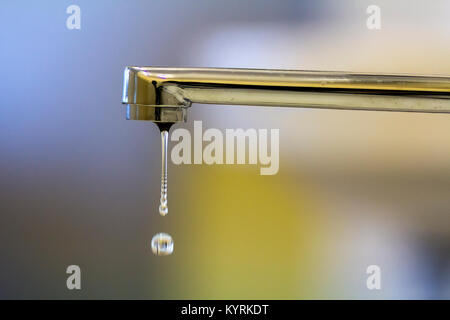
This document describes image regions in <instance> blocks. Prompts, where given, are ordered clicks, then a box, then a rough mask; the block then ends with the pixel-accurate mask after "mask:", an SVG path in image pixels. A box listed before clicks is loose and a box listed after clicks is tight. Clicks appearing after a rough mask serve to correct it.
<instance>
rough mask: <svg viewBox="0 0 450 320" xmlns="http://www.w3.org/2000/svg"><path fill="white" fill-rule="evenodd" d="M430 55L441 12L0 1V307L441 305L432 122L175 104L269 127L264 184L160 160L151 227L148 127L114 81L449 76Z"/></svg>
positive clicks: (442, 246)
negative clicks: (271, 74) (288, 302)
mask: <svg viewBox="0 0 450 320" xmlns="http://www.w3.org/2000/svg"><path fill="white" fill-rule="evenodd" d="M71 4H76V5H78V6H80V8H81V29H80V30H68V29H67V28H66V19H67V17H68V16H69V15H68V14H67V13H66V8H67V7H68V6H69V5H71ZM371 4H376V5H378V6H379V7H380V8H381V29H380V30H369V29H368V28H367V27H366V20H367V17H368V14H367V13H366V9H367V7H368V6H369V5H371ZM449 40H450V2H449V1H444V0H442V1H438V0H435V1H424V0H422V1H419V0H414V1H411V0H409V1H406V0H401V1H400V0H398V1H395V2H394V1H376V2H374V1H365V0H358V1H356V0H350V1H349V0H345V1H344V0H343V1H331V0H329V1H323V0H320V1H282V2H280V1H274V0H272V1H268V0H247V1H237V0H227V1H186V0H184V1H183V0H166V1H130V0H129V1H119V0H117V1H100V0H96V1H86V0H78V1H32V2H31V1H10V0H3V1H2V2H1V4H0V62H1V66H2V68H1V75H2V76H1V78H0V84H1V99H0V104H1V114H0V240H1V241H0V298H3V299H13V298H19V299H28V298H38V299H47V298H58V299H59V298H63V299H77V298H89V299H90V298H100V299H109V298H125V299H163V298H177V299H183V298H187V299H197V298H203V299H205V298H208V299H233V298H234V299H240V298H250V299H251V298H254V299H258V298H263V299H278V298H285V299H303V298H306V299H310V298H320V299H323V298H324V299H327V298H337V299H345V298H352V299H359V298H373V299H378V298H391V299H397V298H403V299H431V298H440V299H442V298H444V299H448V298H449V297H450V251H449V249H450V229H449V225H450V197H449V195H450V148H449V146H450V116H446V115H438V114H411V113H388V112H364V111H336V110H310V109H301V110H298V109H282V110H281V109H271V108H252V107H233V108H229V107H220V106H217V107H216V106H202V105H194V106H193V107H192V108H191V110H189V115H188V122H187V123H186V124H183V125H181V126H182V127H185V128H188V129H191V128H192V124H193V121H194V120H202V121H203V125H204V127H205V128H220V129H225V128H268V129H270V128H279V129H280V171H279V173H278V175H276V176H260V175H259V173H258V170H257V168H256V167H254V166H218V165H216V166H207V165H202V166H194V165H192V166H188V165H182V166H175V165H173V164H170V165H169V170H170V171H169V208H170V214H169V215H168V216H167V217H164V218H162V217H160V216H159V214H158V213H157V206H158V201H159V173H160V162H159V161H160V145H159V143H160V139H159V135H158V130H157V128H156V126H154V125H153V124H151V123H146V122H139V121H126V120H125V111H124V108H123V107H122V105H121V104H120V101H121V93H122V79H123V78H122V72H123V69H124V67H125V66H127V65H136V66H173V67H245V68H273V69H299V70H302V69H306V70H338V71H361V72H385V73H416V74H417V73H419V74H441V75H450V60H449V57H450V41H449ZM161 231H165V232H168V233H170V234H171V235H172V236H173V238H174V240H175V252H174V254H173V255H172V256H170V257H162V258H161V257H157V256H154V255H153V254H152V253H151V250H150V249H149V241H150V239H151V237H152V236H153V235H154V234H155V233H157V232H161ZM71 264H76V265H79V266H80V267H81V270H82V289H81V290H79V291H76V290H74V291H69V290H68V289H67V288H66V278H67V276H68V275H67V274H66V268H67V266H68V265H71ZM371 264H376V265H379V266H380V268H381V270H382V289H381V290H372V291H370V290H368V289H367V288H366V282H365V281H366V278H367V276H368V275H367V274H366V268H367V266H369V265H371Z"/></svg>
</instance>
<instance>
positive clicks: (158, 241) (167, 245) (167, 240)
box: [152, 233, 173, 256]
mask: <svg viewBox="0 0 450 320" xmlns="http://www.w3.org/2000/svg"><path fill="white" fill-rule="evenodd" d="M152 251H153V253H154V254H156V255H158V256H168V255H169V254H172V252H173V240H172V237H171V236H170V235H168V234H167V233H158V234H156V235H155V236H154V237H153V238H152Z"/></svg>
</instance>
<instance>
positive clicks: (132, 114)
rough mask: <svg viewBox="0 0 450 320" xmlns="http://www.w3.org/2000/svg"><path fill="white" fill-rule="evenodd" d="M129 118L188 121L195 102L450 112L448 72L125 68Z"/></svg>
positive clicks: (124, 98) (170, 121)
mask: <svg viewBox="0 0 450 320" xmlns="http://www.w3.org/2000/svg"><path fill="white" fill-rule="evenodd" d="M122 103H123V104H126V105H127V119H129V120H149V121H153V122H155V123H157V124H158V123H159V124H162V123H176V122H182V121H186V113H187V109H188V108H189V107H190V105H191V104H192V103H201V104H222V105H252V106H274V107H303V108H325V109H344V110H372V111H405V112H435V113H450V76H419V75H400V74H397V75H393V74H373V73H372V74H370V73H351V72H325V71H293V70H258V69H223V68H161V67H126V68H125V72H124V87H123V97H122Z"/></svg>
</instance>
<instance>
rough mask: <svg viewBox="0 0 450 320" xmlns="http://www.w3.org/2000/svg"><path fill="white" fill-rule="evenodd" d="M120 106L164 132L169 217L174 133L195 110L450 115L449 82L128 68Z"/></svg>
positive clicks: (163, 211)
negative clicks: (252, 108)
mask: <svg viewBox="0 0 450 320" xmlns="http://www.w3.org/2000/svg"><path fill="white" fill-rule="evenodd" d="M122 103H123V104H126V106H127V119H129V120H147V121H152V122H154V123H156V125H158V127H159V129H160V131H161V145H162V152H161V160H162V169H161V201H160V207H159V213H160V214H161V215H163V216H165V215H166V214H167V212H168V209H167V145H168V134H169V130H170V127H171V126H172V125H173V124H175V123H178V122H185V121H186V118H187V109H189V107H190V106H191V104H192V103H202V104H222V105H251V106H276V107H304V108H326V109H344V110H374V111H409V112H435V113H450V76H418V75H399V74H397V75H390V74H368V73H350V72H325V71H292V70H257V69H223V68H163V67H126V68H125V72H124V85H123V97H122ZM170 241H171V240H170ZM170 241H169V242H170Z"/></svg>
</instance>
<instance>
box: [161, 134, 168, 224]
mask: <svg viewBox="0 0 450 320" xmlns="http://www.w3.org/2000/svg"><path fill="white" fill-rule="evenodd" d="M168 143H169V131H168V130H161V199H160V205H159V214H160V215H162V216H165V215H166V214H167V213H168V212H169V208H168V207H167V145H168Z"/></svg>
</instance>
